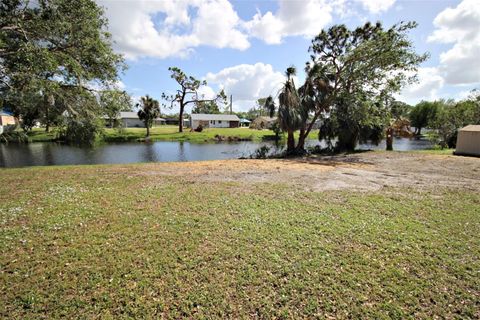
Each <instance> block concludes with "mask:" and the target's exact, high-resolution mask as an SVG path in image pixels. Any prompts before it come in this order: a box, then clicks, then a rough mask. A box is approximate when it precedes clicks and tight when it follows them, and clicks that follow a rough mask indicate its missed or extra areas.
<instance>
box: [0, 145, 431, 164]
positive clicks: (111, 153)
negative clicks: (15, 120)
mask: <svg viewBox="0 0 480 320" xmlns="http://www.w3.org/2000/svg"><path fill="white" fill-rule="evenodd" d="M317 144H319V142H318V141H316V140H310V141H308V145H309V146H314V145H317ZM262 146H268V147H270V148H271V151H274V152H275V151H280V149H281V147H279V146H276V145H275V144H274V143H272V142H252V141H242V142H231V143H227V142H219V143H202V144H198V143H190V142H178V141H158V142H153V143H139V142H135V143H109V144H103V145H99V146H96V147H91V148H89V147H76V146H68V145H64V144H60V143H52V142H46V143H30V144H13V143H10V144H0V167H24V166H45V165H70V164H108V163H136V162H178V161H201V160H216V159H236V158H240V157H249V156H250V155H251V154H253V153H254V152H255V150H257V149H259V148H260V147H262ZM393 146H394V149H395V150H399V151H408V150H420V149H427V148H429V147H431V143H430V142H429V141H428V140H416V139H405V138H397V139H395V141H394V144H393ZM358 149H366V150H367V149H372V150H375V149H380V150H385V142H382V143H381V144H380V145H378V146H375V145H370V144H361V145H359V146H358Z"/></svg>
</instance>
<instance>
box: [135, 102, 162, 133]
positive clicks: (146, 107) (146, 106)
mask: <svg viewBox="0 0 480 320" xmlns="http://www.w3.org/2000/svg"><path fill="white" fill-rule="evenodd" d="M137 107H140V108H141V109H140V110H138V112H137V114H138V118H140V120H142V121H143V123H144V124H145V128H147V138H148V137H150V127H151V126H152V124H153V121H154V120H155V119H156V118H158V117H159V116H160V106H159V103H158V101H157V100H155V99H153V98H151V97H149V96H148V94H147V95H146V96H145V97H141V98H140V103H137Z"/></svg>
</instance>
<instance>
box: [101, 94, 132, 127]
mask: <svg viewBox="0 0 480 320" xmlns="http://www.w3.org/2000/svg"><path fill="white" fill-rule="evenodd" d="M99 103H100V108H101V111H102V112H103V114H104V115H105V116H107V118H108V119H107V120H108V123H109V126H110V127H111V128H113V127H115V126H117V125H118V122H117V119H118V117H119V115H120V111H132V99H131V98H130V96H129V95H128V93H126V92H125V91H120V90H103V91H102V92H100V95H99Z"/></svg>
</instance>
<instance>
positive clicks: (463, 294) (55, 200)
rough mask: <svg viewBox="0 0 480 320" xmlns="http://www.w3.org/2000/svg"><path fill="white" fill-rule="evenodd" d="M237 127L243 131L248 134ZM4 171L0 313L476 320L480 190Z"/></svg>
mask: <svg viewBox="0 0 480 320" xmlns="http://www.w3.org/2000/svg"><path fill="white" fill-rule="evenodd" d="M247 130H248V129H247ZM152 166H154V165H142V164H137V165H124V166H77V167H73V166H72V167H36V168H23V169H3V170H0V182H1V183H0V197H1V202H0V223H1V228H0V248H1V249H0V250H1V257H0V267H1V272H0V288H1V292H2V294H1V296H0V318H17V319H39V318H60V317H65V318H67V319H68V318H111V319H118V318H158V317H162V316H163V317H165V318H182V317H187V318H206V319H210V318H227V317H230V318H315V317H318V318H324V317H332V318H333V317H336V318H354V319H356V318H396V319H405V318H412V319H418V318H435V317H437V318H462V319H468V318H478V317H479V316H480V313H479V301H480V276H479V271H480V236H479V235H480V195H479V194H478V193H475V192H474V191H469V190H467V189H465V190H459V189H455V190H453V189H452V190H447V189H440V188H436V189H435V190H432V191H427V190H421V191H420V190H416V189H408V190H397V189H386V190H382V191H379V192H370V193H361V192H349V191H343V192H333V191H332V192H308V191H298V190H291V189H290V187H291V186H290V185H283V184H275V185H274V184H269V183H258V184H252V185H250V186H249V187H248V188H245V187H244V186H243V185H241V184H240V183H237V182H208V183H206V182H203V183H193V182H191V181H187V180H185V179H186V178H182V177H179V176H168V175H167V176H162V175H152V174H151V168H152Z"/></svg>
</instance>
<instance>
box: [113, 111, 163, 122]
mask: <svg viewBox="0 0 480 320" xmlns="http://www.w3.org/2000/svg"><path fill="white" fill-rule="evenodd" d="M120 119H138V114H137V113H136V112H134V111H120ZM155 120H161V121H165V119H163V118H156V119H155Z"/></svg>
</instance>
